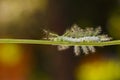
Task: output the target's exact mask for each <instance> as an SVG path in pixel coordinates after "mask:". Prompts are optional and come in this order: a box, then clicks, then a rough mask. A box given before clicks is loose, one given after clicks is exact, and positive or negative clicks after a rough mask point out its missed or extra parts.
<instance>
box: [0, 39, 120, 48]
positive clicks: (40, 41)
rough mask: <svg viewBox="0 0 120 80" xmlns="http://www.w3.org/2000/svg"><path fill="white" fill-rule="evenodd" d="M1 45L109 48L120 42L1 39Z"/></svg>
mask: <svg viewBox="0 0 120 80" xmlns="http://www.w3.org/2000/svg"><path fill="white" fill-rule="evenodd" d="M0 43H1V44H3V43H4V44H6V43H12V44H44V45H68V46H75V45H78V46H81V45H86V46H89V45H91V46H109V45H120V40H114V41H106V42H80V43H78V42H76V43H75V42H62V41H49V40H32V39H0Z"/></svg>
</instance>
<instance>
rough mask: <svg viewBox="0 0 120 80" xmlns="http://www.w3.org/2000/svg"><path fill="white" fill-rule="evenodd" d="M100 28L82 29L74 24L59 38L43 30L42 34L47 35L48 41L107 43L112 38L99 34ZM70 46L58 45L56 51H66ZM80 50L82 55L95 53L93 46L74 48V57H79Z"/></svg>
mask: <svg viewBox="0 0 120 80" xmlns="http://www.w3.org/2000/svg"><path fill="white" fill-rule="evenodd" d="M101 31H102V30H101V27H97V28H95V29H94V28H85V29H82V28H80V27H79V26H78V25H76V24H74V25H73V26H72V27H71V28H70V29H68V30H66V31H65V33H64V34H63V35H61V36H59V35H58V34H56V33H53V32H48V31H47V30H44V32H45V33H46V34H47V37H46V38H45V39H49V40H51V41H66V42H76V43H78V42H104V41H109V40H111V39H112V38H111V37H108V35H106V34H100V33H101ZM69 47H70V46H67V45H66V46H65V45H58V50H59V51H61V50H66V49H68V48H69ZM81 50H82V51H83V53H85V54H88V53H89V51H90V52H93V53H94V52H95V48H94V46H77V45H76V46H74V53H75V55H79V54H80V53H81Z"/></svg>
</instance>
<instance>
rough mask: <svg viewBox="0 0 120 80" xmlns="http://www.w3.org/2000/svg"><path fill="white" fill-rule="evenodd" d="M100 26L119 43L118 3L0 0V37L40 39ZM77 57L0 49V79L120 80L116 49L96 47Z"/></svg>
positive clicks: (38, 49)
mask: <svg viewBox="0 0 120 80" xmlns="http://www.w3.org/2000/svg"><path fill="white" fill-rule="evenodd" d="M75 23H76V24H78V25H79V26H80V27H82V28H85V27H94V28H96V27H97V26H101V27H102V29H103V31H102V33H103V34H106V33H107V34H108V35H109V36H111V37H113V39H114V40H116V39H120V0H0V38H13V39H14V38H15V39H19V38H20V39H38V40H39V39H42V37H44V36H45V34H44V33H43V29H48V30H51V31H53V32H56V33H58V34H59V35H61V34H63V33H64V31H65V30H66V29H68V28H70V27H71V25H73V24H75ZM96 49H97V51H96V53H94V54H92V53H90V54H88V55H84V54H81V55H79V56H75V54H74V53H73V48H70V49H68V50H65V51H58V50H57V47H56V46H51V45H27V44H24V45H23V44H0V80H120V59H119V58H120V46H118V45H117V46H107V47H96Z"/></svg>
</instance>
